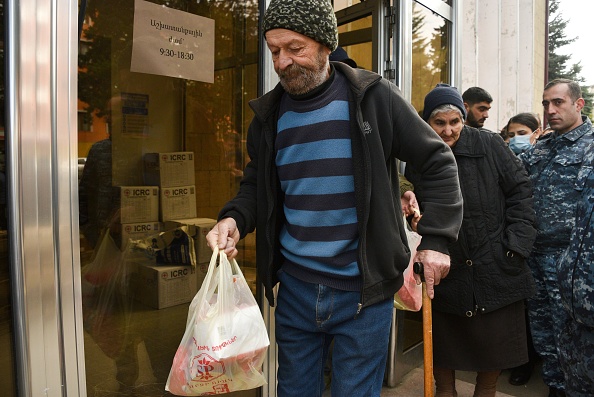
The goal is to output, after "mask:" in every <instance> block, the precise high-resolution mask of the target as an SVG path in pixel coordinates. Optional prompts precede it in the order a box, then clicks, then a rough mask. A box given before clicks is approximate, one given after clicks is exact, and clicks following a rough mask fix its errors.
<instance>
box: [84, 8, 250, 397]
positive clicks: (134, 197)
mask: <svg viewBox="0 0 594 397" xmlns="http://www.w3.org/2000/svg"><path fill="white" fill-rule="evenodd" d="M151 6H153V7H151ZM154 6H159V7H161V6H163V7H164V8H163V7H162V8H157V11H156V12H154V13H151V10H153V9H154ZM139 9H140V10H144V12H146V14H143V15H144V16H143V18H145V19H146V20H147V21H150V26H151V28H150V29H147V32H145V33H144V34H143V35H141V34H139V31H138V30H137V29H138V24H137V22H138V21H139V20H140V17H139V14H138V12H139V11H138V10H139ZM146 10H148V11H146ZM147 14H148V15H149V17H147ZM197 17H200V18H202V19H196V18H197ZM170 18H173V21H174V23H171V22H170V21H171V19H170ZM84 20H85V23H84V27H83V30H82V36H81V39H80V47H79V75H78V96H79V109H78V127H79V130H78V143H79V145H78V155H79V169H80V182H79V210H80V231H81V236H80V238H81V244H80V246H81V252H80V257H81V266H82V270H81V276H82V279H81V286H82V295H83V302H82V303H83V324H84V333H85V365H86V379H87V394H88V395H90V396H91V395H92V396H98V395H102V396H103V395H105V396H108V395H109V396H111V395H113V396H116V395H117V396H119V395H142V396H162V395H169V394H164V393H165V392H164V387H165V382H166V380H167V377H168V375H169V371H170V369H171V363H172V360H173V357H174V355H175V354H176V351H177V349H178V346H179V343H180V341H181V339H182V336H183V333H184V331H185V326H186V319H187V315H188V307H189V303H190V300H191V299H192V298H193V297H194V295H195V294H196V292H197V290H198V289H199V288H200V285H201V282H202V279H203V278H204V275H205V274H206V269H207V267H208V261H209V260H210V256H211V255H210V254H211V251H210V249H209V248H208V247H206V246H204V245H203V244H204V235H205V234H206V232H207V230H208V228H209V227H210V226H211V225H212V224H213V223H214V219H216V218H217V214H218V211H219V210H220V208H221V207H222V206H223V204H224V203H225V202H226V201H227V200H229V199H230V198H231V197H233V196H234V195H235V193H236V192H237V189H238V187H239V181H240V179H241V176H242V170H243V167H244V165H245V164H246V162H247V154H246V149H245V140H246V135H247V127H248V125H249V122H250V121H251V119H252V116H253V114H252V112H251V110H250V108H249V106H248V101H249V100H251V99H253V98H256V96H257V79H258V53H257V51H258V48H259V45H258V31H257V28H258V2H257V0H242V1H231V0H209V1H195V0H193V1H190V0H153V1H149V2H147V1H142V0H118V1H115V0H112V1H105V0H101V1H100V0H89V1H88V3H87V4H86V15H85V19H84ZM187 21H191V22H192V23H188V22H187ZM205 21H206V22H205ZM177 22H179V23H177ZM211 22H213V23H214V28H213V32H214V33H213V34H212V35H211V36H212V37H214V47H208V45H206V46H205V47H201V46H202V43H203V42H202V41H200V40H201V38H200V37H204V36H206V35H207V30H204V31H203V26H209V25H207V24H208V23H211ZM194 23H196V24H198V25H195V24H194ZM202 23H204V24H205V25H200V24H202ZM135 24H136V25H135ZM196 26H199V28H196ZM182 27H183V28H186V29H189V30H190V32H188V31H184V30H180V29H179V28H182ZM176 29H178V30H176ZM201 35H203V36H201ZM144 40H146V41H144ZM186 40H189V41H192V42H193V43H194V44H196V45H195V46H194V47H191V46H190V47H189V48H188V47H183V45H184V43H187V41H186ZM161 42H162V43H164V44H161V45H156V46H154V45H153V44H154V43H161ZM168 43H172V44H179V46H178V47H176V46H174V45H169V44H168ZM143 46H144V48H145V49H146V48H152V49H153V50H155V51H156V52H155V53H151V55H149V58H148V61H144V62H138V59H137V58H135V56H136V55H137V54H138V53H137V52H136V51H137V50H138V49H139V48H141V47H143ZM151 46H152V47H151ZM169 57H171V58H173V59H174V60H175V62H174V66H173V67H174V68H179V69H178V70H179V73H180V75H181V76H182V77H177V76H173V77H172V76H171V75H170V74H167V73H165V72H161V71H158V70H161V69H159V68H157V67H158V66H159V67H160V66H162V65H161V64H164V63H165V59H167V58H169ZM210 61H212V62H211V64H213V65H214V74H213V75H212V82H209V81H201V80H199V79H197V78H190V77H187V74H192V73H201V72H202V71H203V70H202V69H204V70H208V67H210V66H209V62H210ZM135 62H136V63H135ZM132 65H136V66H134V67H133V66H132ZM187 65H191V66H187ZM137 68H139V69H140V70H145V69H144V68H148V69H150V72H145V71H142V72H139V71H137V70H139V69H137ZM133 69H134V70H133ZM167 72H171V69H167ZM175 73H176V72H175V71H174V72H173V74H175ZM153 153H157V154H156V155H153ZM165 154H169V155H170V156H165ZM172 154H174V155H175V156H172ZM155 209H156V212H155ZM187 219H190V220H191V221H188V220H187ZM183 225H194V226H195V227H193V228H192V227H190V228H188V227H186V228H185V229H186V230H185V231H184V230H181V229H179V227H180V226H183ZM162 233H164V234H162ZM180 233H181V234H180ZM188 236H189V237H188ZM189 239H192V241H193V242H195V244H194V245H195V247H194V249H195V250H196V253H197V259H196V262H197V263H196V266H195V267H193V266H192V265H191V264H190V259H189V258H190V256H189V255H185V254H186V253H187V252H188V250H189V249H191V248H190V247H191V244H190V243H189ZM237 261H238V263H239V264H240V266H241V267H242V270H243V272H244V275H245V276H246V279H247V281H248V284H249V285H250V287H251V288H252V292H254V293H255V286H256V283H255V239H254V236H253V235H252V236H248V237H247V238H246V239H244V240H243V241H242V243H241V245H240V255H239V257H238V258H237ZM257 393H258V391H257V390H251V391H246V392H242V393H235V394H234V395H241V396H255V395H257Z"/></svg>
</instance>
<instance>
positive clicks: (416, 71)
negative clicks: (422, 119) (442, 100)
mask: <svg viewBox="0 0 594 397" xmlns="http://www.w3.org/2000/svg"><path fill="white" fill-rule="evenodd" d="M450 25H451V24H450V23H449V22H447V21H446V20H445V19H444V18H442V17H440V16H439V15H437V14H434V13H433V12H431V11H430V10H428V9H427V8H425V7H423V6H422V5H420V4H418V3H417V2H413V31H412V33H413V40H412V84H413V86H412V88H413V89H412V98H411V99H412V104H413V106H414V107H415V109H417V110H418V111H419V113H422V110H423V100H424V98H425V95H427V93H428V92H429V91H431V89H432V88H433V87H435V85H436V84H438V83H448V84H449V83H450V60H449V57H450V55H449V52H450V47H449V43H450V29H451V28H450Z"/></svg>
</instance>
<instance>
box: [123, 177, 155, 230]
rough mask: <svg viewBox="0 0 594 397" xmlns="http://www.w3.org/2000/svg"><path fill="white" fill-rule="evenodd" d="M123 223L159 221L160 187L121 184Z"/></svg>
mask: <svg viewBox="0 0 594 397" xmlns="http://www.w3.org/2000/svg"><path fill="white" fill-rule="evenodd" d="M120 202H121V204H120V206H121V209H120V217H121V220H120V222H121V223H148V222H158V221H159V188H158V187H156V186H120Z"/></svg>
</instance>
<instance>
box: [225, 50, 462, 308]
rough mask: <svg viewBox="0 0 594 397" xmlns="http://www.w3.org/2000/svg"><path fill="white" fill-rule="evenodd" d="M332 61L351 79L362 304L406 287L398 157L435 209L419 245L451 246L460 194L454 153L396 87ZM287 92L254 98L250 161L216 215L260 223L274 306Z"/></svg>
mask: <svg viewBox="0 0 594 397" xmlns="http://www.w3.org/2000/svg"><path fill="white" fill-rule="evenodd" d="M332 65H333V67H334V68H336V70H339V71H340V72H341V73H343V74H344V75H345V76H346V77H347V80H348V81H349V83H350V109H351V136H352V151H353V162H354V164H355V167H354V170H355V175H354V181H355V195H356V202H357V204H356V207H357V220H358V224H359V247H358V257H359V261H358V262H359V263H358V264H359V270H360V273H361V277H362V281H363V288H362V291H361V302H360V306H361V307H364V306H368V305H371V304H373V303H376V302H379V301H381V300H384V299H387V298H389V297H391V296H393V295H394V293H395V292H397V291H398V289H399V288H400V287H401V286H402V283H403V278H402V272H403V271H404V269H405V268H406V266H407V264H408V262H409V256H410V252H409V250H408V247H407V246H406V234H405V231H404V228H403V220H402V210H401V208H400V199H399V198H400V193H399V189H398V178H397V175H396V172H393V173H391V172H390V170H391V169H392V168H393V165H394V164H395V163H396V160H395V159H396V158H400V159H402V160H404V161H408V162H410V163H411V166H414V167H418V168H419V170H420V171H421V172H422V174H423V180H422V182H420V183H421V185H423V186H424V187H425V189H426V191H427V200H428V207H429V209H428V210H427V211H428V213H430V214H431V215H432V216H431V217H428V219H427V221H423V222H422V224H421V225H419V233H420V234H422V235H423V236H424V238H423V241H422V243H421V247H420V248H419V249H432V250H436V251H440V252H444V253H447V245H448V243H449V242H451V241H453V240H455V239H456V236H457V234H458V229H459V226H460V222H461V215H462V202H461V194H460V190H459V186H458V177H457V171H456V165H455V161H454V157H453V156H452V152H451V151H450V149H449V148H448V147H447V145H445V144H444V143H443V142H442V141H441V139H439V138H438V137H437V135H435V133H434V132H433V130H431V129H430V128H429V127H428V126H427V124H426V123H425V122H423V120H422V119H421V118H420V117H419V116H418V115H417V113H416V111H415V110H414V108H413V107H412V106H411V105H410V104H409V103H408V102H406V101H405V100H404V98H403V97H402V95H401V94H400V91H399V90H398V88H397V87H396V86H395V85H393V84H392V83H390V82H388V81H387V80H385V79H382V78H381V76H379V75H377V74H375V73H372V72H369V71H366V70H362V69H352V68H350V67H348V66H347V65H343V64H341V63H336V62H332ZM283 94H284V90H283V88H282V87H281V86H280V85H277V86H276V87H275V88H274V89H273V90H272V91H270V92H269V93H267V94H265V95H263V96H262V97H260V98H258V99H256V100H253V101H251V102H250V106H251V107H252V109H253V110H254V113H255V116H254V119H253V120H252V123H251V125H250V128H249V131H248V139H247V150H248V154H249V156H250V162H249V163H248V165H247V166H246V169H245V172H244V177H243V179H242V181H241V184H240V188H239V192H238V194H237V196H236V197H235V198H234V199H232V200H231V201H230V202H229V203H227V204H226V205H225V206H224V207H223V209H222V210H221V212H220V214H219V219H222V218H225V217H232V218H234V219H235V221H236V222H237V226H238V229H239V232H240V234H241V237H244V236H245V235H246V234H248V233H250V232H252V231H253V230H254V229H256V230H257V236H256V262H257V268H258V276H259V278H260V280H262V282H263V283H264V287H265V293H266V297H267V298H268V301H269V302H270V304H271V305H274V297H273V292H272V288H273V287H274V285H275V284H276V283H277V282H278V279H277V271H278V270H279V268H280V266H281V265H282V264H283V258H282V255H281V253H280V249H279V239H278V237H279V232H280V228H281V226H282V224H283V222H284V215H283V192H282V190H281V188H280V184H279V179H278V176H277V170H276V166H275V157H276V153H275V150H274V140H275V137H276V127H277V117H278V106H279V103H280V98H281V97H282V95H283ZM391 177H392V179H391ZM391 180H392V181H394V184H392V182H391ZM392 186H394V190H393V188H392ZM394 193H396V194H394Z"/></svg>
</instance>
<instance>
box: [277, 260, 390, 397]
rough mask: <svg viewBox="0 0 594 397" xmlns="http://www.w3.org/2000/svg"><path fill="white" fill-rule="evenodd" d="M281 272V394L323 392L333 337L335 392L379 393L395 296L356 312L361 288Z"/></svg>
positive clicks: (363, 396) (370, 396)
mask: <svg viewBox="0 0 594 397" xmlns="http://www.w3.org/2000/svg"><path fill="white" fill-rule="evenodd" d="M278 276H279V280H280V288H279V291H278V300H277V302H278V304H277V308H276V310H275V319H276V342H277V345H278V374H277V377H278V386H277V394H278V396H279V397H290V396H296V397H297V396H298V397H304V396H307V397H316V396H321V395H322V392H323V384H324V380H323V373H324V358H325V357H326V355H327V348H328V340H329V339H333V340H334V347H333V352H332V383H331V385H332V386H331V392H332V396H337V397H344V396H349V397H359V396H360V397H374V396H377V397H379V395H380V391H381V388H382V384H383V379H384V372H385V367H386V359H387V354H388V340H389V335H390V325H391V322H392V312H393V305H394V303H393V302H394V299H393V298H392V297H390V298H389V299H386V300H384V301H381V302H379V303H376V304H374V305H371V306H369V307H365V308H363V309H362V310H361V312H360V313H359V314H358V315H356V313H357V308H358V304H359V302H360V296H361V294H360V293H359V292H351V291H341V290H337V289H334V288H331V287H328V286H325V285H320V284H312V283H307V282H304V281H301V280H299V279H297V278H295V277H293V276H290V275H289V274H287V273H285V272H283V271H280V272H279V275H278Z"/></svg>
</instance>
